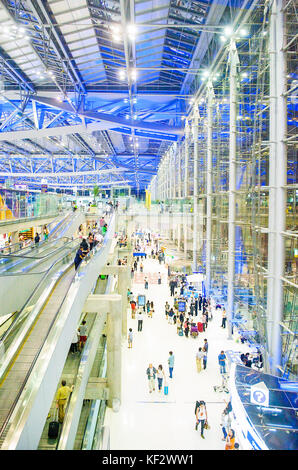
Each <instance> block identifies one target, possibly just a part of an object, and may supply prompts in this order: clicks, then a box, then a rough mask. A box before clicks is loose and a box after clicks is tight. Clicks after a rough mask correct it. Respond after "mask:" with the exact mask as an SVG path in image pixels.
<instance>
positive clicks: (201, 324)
mask: <svg viewBox="0 0 298 470" xmlns="http://www.w3.org/2000/svg"><path fill="white" fill-rule="evenodd" d="M198 330H199V332H200V333H203V330H204V328H203V323H201V322H198Z"/></svg>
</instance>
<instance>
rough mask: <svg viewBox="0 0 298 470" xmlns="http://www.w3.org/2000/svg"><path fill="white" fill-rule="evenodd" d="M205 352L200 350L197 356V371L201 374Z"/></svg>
mask: <svg viewBox="0 0 298 470" xmlns="http://www.w3.org/2000/svg"><path fill="white" fill-rule="evenodd" d="M203 355H204V354H203V351H202V348H199V349H198V351H197V354H196V363H197V371H198V372H201V370H202V359H203Z"/></svg>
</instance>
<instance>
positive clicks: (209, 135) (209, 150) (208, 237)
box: [206, 80, 214, 296]
mask: <svg viewBox="0 0 298 470" xmlns="http://www.w3.org/2000/svg"><path fill="white" fill-rule="evenodd" d="M213 105H214V90H213V86H212V82H211V80H210V81H209V82H208V85H207V191H206V198H207V201H206V202H207V203H206V293H207V296H209V295H210V288H211V240H212V129H213Z"/></svg>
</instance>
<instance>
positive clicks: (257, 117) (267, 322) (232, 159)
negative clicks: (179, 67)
mask: <svg viewBox="0 0 298 470" xmlns="http://www.w3.org/2000/svg"><path fill="white" fill-rule="evenodd" d="M281 4H282V5H281ZM274 5H275V6H276V5H277V9H278V6H279V7H280V6H281V11H282V12H283V13H282V14H283V28H282V33H281V34H282V38H281V39H282V40H281V44H277V45H276V46H275V47H276V48H277V52H278V53H279V54H280V51H281V50H282V51H283V56H284V62H285V73H284V76H283V77H282V80H284V81H285V88H286V90H285V93H281V92H280V90H279V89H278V86H277V90H276V96H278V99H279V100H284V101H285V103H284V105H285V108H284V109H285V129H286V130H285V134H286V135H285V138H282V139H280V140H281V141H282V142H283V144H284V148H283V152H284V153H285V156H286V157H285V164H284V166H286V169H285V168H282V169H281V170H282V171H285V174H286V177H285V179H286V181H285V182H284V184H283V183H282V184H280V183H275V182H274V181H275V180H274V179H273V178H277V180H278V176H279V174H278V172H279V170H278V165H280V163H279V162H280V160H279V159H280V158H281V155H280V154H279V153H278V154H277V160H276V161H274V159H273V152H274V150H273V149H272V142H274V141H275V140H278V139H277V138H276V137H275V136H274V134H273V127H274V125H273V120H274V115H275V119H276V117H277V119H276V126H277V132H278V127H279V126H281V125H282V122H283V112H282V109H280V108H282V105H280V104H278V106H279V107H280V108H277V109H276V110H275V111H274V109H273V105H272V99H273V98H274V96H273V98H272V95H273V92H272V89H273V88H272V87H273V83H272V82H273V81H274V80H278V77H277V78H276V76H275V75H276V73H275V71H274V70H273V66H272V55H273V54H274V53H275V52H274V50H273V45H272V36H273V35H274V34H275V32H272V31H274V30H272V25H273V23H274V21H275V18H276V16H275V11H274V8H275V6H274ZM297 15H298V10H297V5H295V2H294V1H292V0H290V1H283V2H281V1H279V0H277V1H273V2H271V4H270V6H269V4H268V2H265V1H260V2H258V3H257V6H256V8H254V9H253V10H252V13H251V14H250V16H249V17H248V18H246V21H245V23H244V24H242V25H241V28H242V30H239V28H240V25H237V28H238V29H235V31H237V32H238V31H240V32H239V34H234V36H233V37H231V38H230V37H226V38H223V40H224V44H225V47H224V48H223V51H222V54H221V55H220V56H219V57H217V58H216V61H214V62H213V63H210V64H209V66H210V68H209V70H208V72H207V73H205V74H204V71H203V70H202V72H201V74H200V78H201V87H200V89H199V91H198V93H197V95H196V97H195V100H194V104H193V109H192V110H191V112H190V114H189V115H188V116H187V117H186V133H185V138H184V139H183V141H182V142H181V143H180V145H181V152H180V155H181V168H182V179H183V178H187V197H188V200H189V201H191V203H192V210H193V207H194V186H193V184H194V160H195V159H194V149H195V145H194V133H193V132H192V130H193V123H194V113H195V112H198V175H197V181H196V184H197V197H198V218H199V223H198V228H197V231H198V233H197V237H196V257H197V264H198V266H199V268H200V269H201V270H202V271H203V272H204V273H205V274H206V275H207V277H208V273H209V275H210V290H209V292H210V294H211V295H212V296H213V297H214V298H215V299H216V300H217V301H218V302H219V303H221V304H224V305H225V307H226V309H227V311H228V310H229V309H230V310H231V312H230V313H231V315H230V317H229V319H230V332H231V334H235V333H240V335H241V336H243V337H245V338H246V340H248V341H249V342H251V343H253V344H255V345H256V346H259V347H261V350H262V352H263V353H264V356H265V360H266V362H267V370H268V371H269V370H270V371H271V372H272V373H274V374H276V375H283V376H284V377H289V378H294V377H296V375H297V363H298V361H297V318H298V316H297V314H298V311H297V310H298V298H297V292H298V290H297V289H298V285H297V284H298V279H297V267H298V261H297V260H298V242H297V238H298V219H297V198H298V185H297V173H298V172H297V122H298V121H297V110H298V102H297V83H298V76H297V23H298V21H297V19H298V18H297ZM280 26H281V22H280V18H278V19H277V28H278V27H280ZM270 28H271V29H270ZM244 30H245V31H246V34H243V33H242V31H244ZM270 41H271V42H270ZM282 42H283V47H282ZM274 74H275V75H274ZM279 79H280V78H279ZM202 82H203V84H202ZM277 83H278V82H277ZM233 84H234V87H233ZM231 95H232V96H231ZM278 99H277V100H276V101H278ZM281 103H282V101H281ZM188 125H189V133H187V126H188ZM185 141H186V142H187V145H185ZM233 142H234V144H235V145H234V147H233ZM186 154H187V155H186ZM177 155H179V153H178V151H177V150H176V156H177ZM208 155H209V157H210V158H209V164H208ZM208 171H209V172H210V175H211V179H210V180H209V181H210V183H211V185H210V183H209V189H208ZM164 172H167V167H166V165H165V166H164ZM276 174H277V176H276ZM158 178H159V176H157V179H156V181H158ZM277 180H276V181H277ZM210 187H211V189H210ZM156 193H157V194H158V193H159V190H158V187H157V188H156ZM183 195H184V196H185V192H184V193H183ZM283 197H284V200H285V203H284V206H282V205H279V206H278V205H276V204H280V201H282V200H283ZM208 201H209V202H208ZM208 203H209V204H210V206H209V213H208ZM277 207H283V208H284V212H285V224H284V225H282V218H281V219H280V218H279V215H280V214H276V215H274V212H276V208H277ZM210 211H211V216H210ZM280 211H281V212H283V210H282V209H280ZM208 218H209V219H211V225H209V227H211V228H209V229H208ZM272 220H273V223H274V224H275V225H272ZM192 226H193V225H192ZM193 234H194V233H193ZM270 234H273V235H271V236H273V237H277V236H280V235H282V241H281V242H279V245H277V242H276V241H275V242H274V243H275V244H274V245H272V242H271V241H270ZM272 246H273V250H272ZM191 248H192V250H193V249H194V246H191ZM274 250H283V251H284V266H281V267H280V266H277V265H276V263H275V265H274ZM282 264H283V261H282ZM272 266H273V267H272ZM274 283H275V284H274ZM272 286H274V287H272ZM276 286H277V287H278V286H281V289H282V290H281V292H282V295H283V302H282V304H283V305H282V307H281V309H280V310H281V312H277V313H279V316H278V315H276V313H274V315H275V317H274V315H273V316H272V314H271V308H272V309H275V308H276V306H275V305H274V302H275V301H274V299H273V296H274V295H275V290H276ZM270 289H271V290H270ZM231 302H232V306H231ZM229 303H230V304H229ZM272 323H274V324H275V326H274V328H273V327H272ZM272 328H273V329H272ZM274 332H275V333H274ZM276 332H278V335H279V337H280V338H281V344H280V346H279V345H277V347H280V349H281V352H280V356H279V358H278V359H276V360H275V363H274V364H273V365H272V364H270V360H271V359H270V357H269V356H270V354H271V353H272V350H273V349H274V342H273V339H272V337H273V336H274V334H276Z"/></svg>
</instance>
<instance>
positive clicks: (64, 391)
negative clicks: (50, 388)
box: [56, 380, 73, 423]
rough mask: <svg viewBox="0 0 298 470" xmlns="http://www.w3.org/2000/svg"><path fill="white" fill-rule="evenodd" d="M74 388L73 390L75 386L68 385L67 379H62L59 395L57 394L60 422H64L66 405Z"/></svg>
mask: <svg viewBox="0 0 298 470" xmlns="http://www.w3.org/2000/svg"><path fill="white" fill-rule="evenodd" d="M72 390H73V386H72V387H68V386H67V385H66V381H65V380H62V382H61V387H60V388H59V389H58V391H57V396H56V400H57V408H58V421H59V423H63V420H64V416H65V405H66V402H67V399H68V397H69V395H70V392H72Z"/></svg>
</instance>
